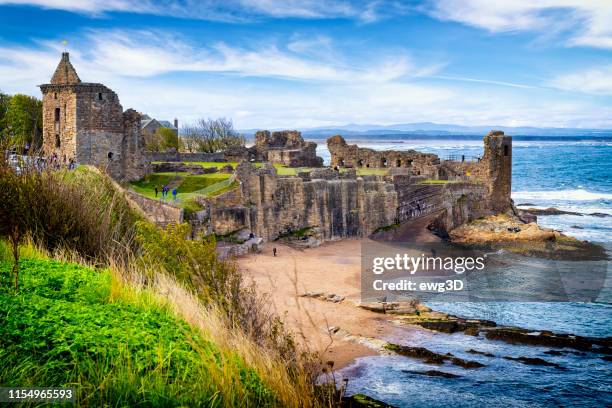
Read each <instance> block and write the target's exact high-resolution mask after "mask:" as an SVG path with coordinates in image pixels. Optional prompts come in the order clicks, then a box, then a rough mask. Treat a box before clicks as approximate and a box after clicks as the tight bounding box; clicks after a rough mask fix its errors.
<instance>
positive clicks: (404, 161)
mask: <svg viewBox="0 0 612 408" xmlns="http://www.w3.org/2000/svg"><path fill="white" fill-rule="evenodd" d="M327 148H328V149H329V152H330V153H331V165H332V167H335V166H338V167H352V168H360V167H363V168H395V167H397V168H407V169H410V171H411V173H412V174H414V175H417V176H419V175H422V176H425V177H428V178H435V179H437V178H438V168H439V164H440V159H439V158H438V156H436V155H435V154H429V153H420V152H417V151H416V150H405V151H399V150H384V151H380V150H374V149H368V148H362V147H359V146H357V145H349V144H347V143H346V140H344V138H343V137H342V136H340V135H336V136H332V137H330V138H329V139H327Z"/></svg>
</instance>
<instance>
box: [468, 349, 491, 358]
mask: <svg viewBox="0 0 612 408" xmlns="http://www.w3.org/2000/svg"><path fill="white" fill-rule="evenodd" d="M467 352H468V353H470V354H480V355H481V356H485V357H495V355H493V354H491V353H488V352H486V351H479V350H474V349H469V350H468V351H467Z"/></svg>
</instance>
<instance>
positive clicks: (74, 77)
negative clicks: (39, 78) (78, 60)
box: [51, 52, 81, 85]
mask: <svg viewBox="0 0 612 408" xmlns="http://www.w3.org/2000/svg"><path fill="white" fill-rule="evenodd" d="M80 83H81V78H79V75H78V74H77V72H76V70H75V69H74V67H73V66H72V64H71V63H70V57H69V54H68V53H67V52H63V53H62V59H61V60H60V62H59V64H58V65H57V68H56V69H55V72H54V73H53V76H52V77H51V84H52V85H74V84H80Z"/></svg>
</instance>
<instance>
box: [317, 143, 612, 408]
mask: <svg viewBox="0 0 612 408" xmlns="http://www.w3.org/2000/svg"><path fill="white" fill-rule="evenodd" d="M315 141H316V142H318V148H317V151H318V154H319V156H321V157H323V159H324V161H325V162H326V163H329V159H330V154H329V151H328V150H327V148H326V146H325V141H324V140H315ZM347 142H348V143H357V144H359V145H360V146H362V147H369V148H373V149H377V150H392V149H393V150H406V149H415V150H418V151H422V152H427V153H435V154H437V155H438V156H440V157H441V158H446V157H451V156H455V157H457V156H459V157H460V156H461V155H464V156H466V157H475V156H480V155H482V139H481V138H474V137H462V136H456V137H448V136H445V137H444V138H440V139H436V138H432V137H427V138H422V139H419V138H418V137H410V138H405V137H404V136H393V135H387V136H384V137H375V136H368V137H367V138H360V137H355V138H352V139H351V138H350V137H348V138H347ZM512 198H513V200H514V203H515V204H516V205H518V206H519V208H520V207H523V208H527V207H535V208H549V207H555V208H558V209H560V210H565V211H572V212H578V213H581V214H584V215H546V216H539V217H538V223H539V224H540V225H542V226H544V227H549V228H554V229H556V230H559V231H562V232H563V233H565V234H567V235H571V236H573V237H576V238H578V239H582V240H589V241H592V242H597V243H601V244H602V245H604V247H605V248H606V249H607V250H608V253H609V254H610V255H612V252H611V248H612V138H611V137H600V138H598V137H523V138H521V137H516V138H514V140H513V170H512ZM524 261H525V264H526V265H527V264H528V263H529V260H528V259H525V260H524ZM519 270H520V268H519ZM604 271H605V269H604ZM607 271H608V272H607V274H606V275H605V282H604V284H603V288H602V290H601V293H600V296H599V297H597V298H596V299H593V300H592V301H588V302H545V301H533V302H518V301H503V302H495V301H484V302H482V301H481V302H466V301H463V302H430V303H428V305H429V306H430V307H432V308H433V309H434V310H439V311H443V312H447V313H451V314H454V315H458V316H462V317H467V318H479V319H489V320H494V321H495V322H497V323H498V324H500V325H512V326H518V327H524V328H527V329H532V330H534V331H539V330H550V331H554V332H559V333H570V334H577V335H582V336H595V337H610V336H612V303H611V299H612V296H611V293H612V278H611V274H610V273H609V271H610V263H609V262H608V263H607ZM518 273H520V272H518ZM587 273H588V271H587ZM398 333H399V334H398ZM398 333H394V334H393V336H392V337H389V338H386V340H388V341H393V342H395V343H400V344H405V345H412V346H422V347H426V348H429V349H431V350H433V351H436V352H440V353H447V352H450V353H453V354H454V355H456V356H458V357H461V358H465V359H469V360H477V361H479V362H481V363H483V364H484V365H485V367H482V368H477V369H463V368H461V367H457V366H452V365H450V366H447V365H445V366H443V367H439V366H433V365H428V364H425V363H423V362H421V361H419V360H414V359H410V358H405V357H401V356H370V357H363V358H359V359H357V360H356V361H355V362H354V363H353V364H352V365H350V366H348V367H346V368H344V369H342V370H341V371H340V372H339V374H340V375H342V376H343V377H345V378H348V379H349V381H348V388H347V393H348V394H354V393H365V394H367V395H370V396H372V397H374V398H376V399H379V400H381V401H384V402H386V403H388V404H391V405H394V406H397V407H442V406H444V407H446V406H452V407H482V406H504V407H550V406H557V407H558V406H561V407H570V406H571V407H593V406H597V407H599V406H612V362H610V361H606V360H605V359H604V358H603V357H604V356H602V355H601V354H596V353H579V354H573V353H567V354H563V355H560V356H553V355H549V354H546V353H545V352H546V351H548V350H550V348H548V347H536V346H522V345H511V344H506V343H504V342H500V341H491V340H487V339H484V338H483V337H481V336H479V337H473V336H468V335H465V334H463V333H455V334H445V333H434V332H430V331H427V330H410V331H408V330H406V331H405V332H403V331H401V330H400V331H399V332H398ZM469 349H475V350H478V351H481V352H486V353H491V354H492V355H493V357H486V356H484V355H476V354H470V353H468V352H467V351H468V350H469ZM505 356H513V357H519V356H524V357H539V358H542V359H544V360H547V361H550V362H553V363H557V364H558V365H559V366H561V367H562V369H560V368H555V367H547V366H533V365H525V364H522V363H520V362H518V361H511V360H508V359H505V358H503V357H505ZM608 359H609V357H608ZM427 370H440V371H445V372H449V373H452V374H456V375H458V376H459V377H458V378H442V377H431V376H427V375H424V374H423V372H425V371H427Z"/></svg>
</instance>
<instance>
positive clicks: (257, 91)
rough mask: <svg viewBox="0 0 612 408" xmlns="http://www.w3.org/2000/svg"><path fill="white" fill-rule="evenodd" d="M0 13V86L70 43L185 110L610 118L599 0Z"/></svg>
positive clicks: (386, 118)
mask: <svg viewBox="0 0 612 408" xmlns="http://www.w3.org/2000/svg"><path fill="white" fill-rule="evenodd" d="M0 27H1V29H0V90H2V91H3V92H9V93H16V92H21V93H26V94H30V95H35V96H40V92H39V90H38V88H37V87H36V85H38V84H41V83H46V82H48V81H49V79H50V77H51V74H52V73H53V70H54V69H55V67H56V65H57V63H58V61H59V58H60V53H61V52H62V51H63V50H64V49H67V50H68V51H69V52H70V56H71V60H72V62H73V64H74V66H75V67H76V69H77V72H78V73H79V75H80V77H81V79H82V80H83V81H86V82H102V83H104V84H106V85H107V86H109V87H111V88H112V89H114V90H115V91H116V92H117V93H118V94H119V97H120V100H121V102H122V104H123V106H124V108H128V107H132V108H134V109H137V110H139V111H141V112H146V113H149V114H151V115H152V116H155V117H158V118H161V119H172V118H174V117H177V118H179V120H180V121H181V122H183V123H186V122H190V121H193V120H195V119H197V118H200V117H219V116H225V117H229V118H232V119H233V120H234V123H235V125H236V126H237V127H238V128H243V129H244V128H278V127H287V128H305V127H314V126H331V125H342V124H348V123H360V124H366V123H369V124H380V125H388V124H393V123H409V122H426V121H430V122H437V123H453V124H462V125H503V126H554V127H585V128H612V1H610V0H539V1H533V0H529V1H527V0H508V1H489V0H430V1H423V2H417V1H396V0H364V1H329V0H302V1H297V0H287V1H278V0H276V1H275V0H225V1H223V0H200V1H195V0H182V1H179V0H165V1H133V0H23V1H21V0H0ZM63 40H66V41H68V44H67V45H63V44H62V41H63Z"/></svg>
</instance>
